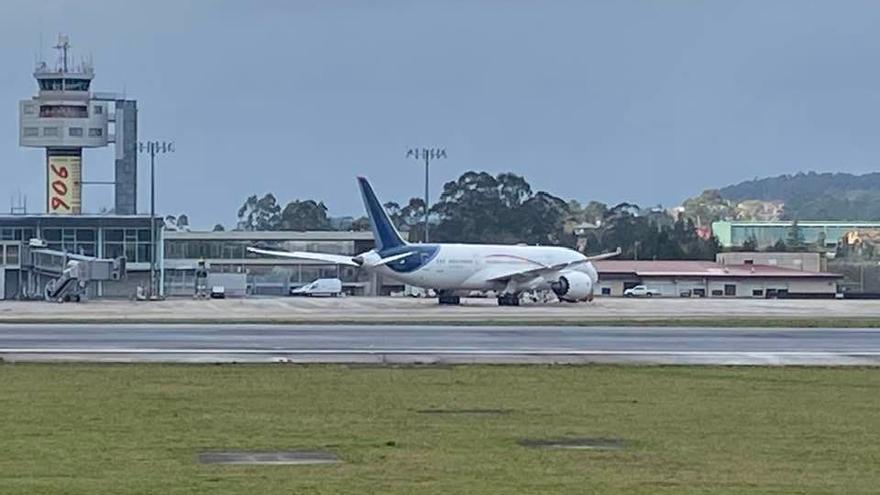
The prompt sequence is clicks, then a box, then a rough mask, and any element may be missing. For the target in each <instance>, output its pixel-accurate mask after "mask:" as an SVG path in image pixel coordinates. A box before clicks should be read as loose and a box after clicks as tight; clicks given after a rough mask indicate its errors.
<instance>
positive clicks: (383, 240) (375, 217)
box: [358, 177, 406, 251]
mask: <svg viewBox="0 0 880 495" xmlns="http://www.w3.org/2000/svg"><path fill="white" fill-rule="evenodd" d="M358 185H359V186H360V188H361V196H363V198H364V208H366V210H367V216H368V217H370V225H372V226H373V238H374V239H375V241H376V250H377V251H384V250H386V249H391V248H395V247H398V246H403V245H405V244H406V242H405V241H404V240H403V239H402V238H401V237H400V234H399V233H398V232H397V229H396V228H395V227H394V224H393V223H392V222H391V219H390V218H388V213H387V212H386V211H385V208H383V207H382V203H380V202H379V200H378V199H377V198H376V193H374V192H373V187H372V186H371V185H370V182H369V181H367V179H365V178H363V177H358Z"/></svg>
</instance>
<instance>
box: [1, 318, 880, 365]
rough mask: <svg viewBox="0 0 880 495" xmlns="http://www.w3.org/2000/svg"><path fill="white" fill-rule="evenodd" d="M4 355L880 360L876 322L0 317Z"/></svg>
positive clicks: (877, 362) (768, 361)
mask: <svg viewBox="0 0 880 495" xmlns="http://www.w3.org/2000/svg"><path fill="white" fill-rule="evenodd" d="M0 358H2V359H4V360H8V361H47V360H50V361H161V362H278V361H282V362H284V361H290V362H364V363H467V362H489V363H518V362H551V363H582V362H615V363H629V362H635V363H662V364H822V365H856V364H861V365H880V330H876V329H795V328H793V329H749V328H674V327H670V328H649V327H641V328H637V327H620V328H618V327H592V328H572V327H549V326H548V327H535V326H523V327H517V326H504V327H485V326H477V327H463V326H424V327H420V326H411V325H401V326H387V325H360V326H358V325H329V326H317V325H302V326H292V325H275V326H272V325H61V324H58V325H54V324H53V325H0Z"/></svg>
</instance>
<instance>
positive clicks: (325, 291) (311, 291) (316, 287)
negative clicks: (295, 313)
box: [290, 278, 342, 297]
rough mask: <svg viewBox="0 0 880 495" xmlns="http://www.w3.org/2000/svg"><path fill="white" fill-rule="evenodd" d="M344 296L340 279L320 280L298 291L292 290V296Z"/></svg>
mask: <svg viewBox="0 0 880 495" xmlns="http://www.w3.org/2000/svg"><path fill="white" fill-rule="evenodd" d="M340 294H342V280H339V279H338V278H319V279H318V280H315V281H314V282H311V283H308V284H306V285H303V286H302V287H300V288H298V289H290V295H291V296H330V297H337V296H339V295H340Z"/></svg>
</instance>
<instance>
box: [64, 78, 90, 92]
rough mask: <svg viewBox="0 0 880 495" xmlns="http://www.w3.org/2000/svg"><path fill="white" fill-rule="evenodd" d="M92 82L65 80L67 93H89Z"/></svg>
mask: <svg viewBox="0 0 880 495" xmlns="http://www.w3.org/2000/svg"><path fill="white" fill-rule="evenodd" d="M90 82H91V81H89V80H88V79H65V80H64V89H65V90H67V91H88V90H89V83H90Z"/></svg>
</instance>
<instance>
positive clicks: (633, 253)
mask: <svg viewBox="0 0 880 495" xmlns="http://www.w3.org/2000/svg"><path fill="white" fill-rule="evenodd" d="M384 206H385V209H386V210H387V211H388V214H389V216H390V217H391V220H392V221H393V222H394V223H395V225H396V226H397V227H398V228H399V229H400V230H402V231H406V232H408V235H409V239H410V240H411V241H416V242H417V241H420V240H422V239H424V216H425V208H426V205H425V202H424V200H423V199H421V198H411V199H410V200H409V201H408V202H406V203H404V204H402V205H401V204H400V203H397V202H388V203H386V204H385V205H384ZM429 214H430V229H431V232H430V239H431V241H432V242H468V243H499V244H515V243H525V244H531V245H553V246H567V247H571V248H576V249H579V250H581V251H583V252H585V253H587V254H595V253H600V252H607V251H612V250H614V249H617V248H618V247H620V248H621V249H622V253H621V256H620V258H621V259H705V260H714V259H715V253H716V252H718V251H719V245H718V243H717V241H716V240H715V239H714V238H712V237H708V238H707V237H705V236H700V235H699V232H698V229H697V227H696V226H695V225H694V223H693V222H692V221H690V220H687V219H685V218H684V217H683V216H682V217H680V218H677V219H674V218H671V217H669V216H668V215H667V214H666V213H665V212H664V211H662V210H657V209H653V210H652V209H648V210H642V209H641V208H639V207H638V206H637V205H635V204H631V203H621V204H618V205H614V206H610V207H609V206H608V205H606V204H604V203H601V202H598V201H589V202H587V203H586V204H585V205H582V204H581V203H580V202H578V201H576V200H570V201H565V200H563V199H562V198H559V197H558V196H555V195H553V194H551V193H549V192H546V191H534V190H533V189H532V187H531V185H530V184H529V183H528V182H527V181H526V180H525V178H523V177H522V176H519V175H516V174H513V173H509V172H507V173H501V174H497V175H492V174H489V173H487V172H476V171H469V172H466V173H464V174H462V175H461V176H460V177H459V178H458V179H456V180H454V181H450V182H447V183H446V184H444V185H443V191H442V193H441V194H440V197H439V199H438V200H437V202H436V203H434V204H433V205H430V209H429ZM235 228H236V230H250V231H253V230H296V231H306V230H369V228H370V225H369V221H368V219H367V218H366V217H360V218H355V219H334V218H331V217H330V216H329V215H328V210H327V206H326V205H325V204H324V203H323V202H322V201H315V200H312V199H305V200H299V199H297V200H294V201H291V202H288V203H287V204H286V205H284V206H283V207H282V205H281V204H280V203H279V202H278V200H277V198H276V197H275V195H274V194H271V193H268V194H265V195H263V196H262V197H259V196H257V195H252V196H250V197H248V198H247V199H246V200H245V201H244V203H243V204H242V206H241V207H240V208H239V209H238V215H237V223H236V227H235Z"/></svg>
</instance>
